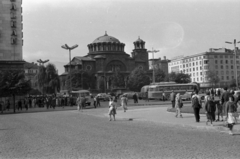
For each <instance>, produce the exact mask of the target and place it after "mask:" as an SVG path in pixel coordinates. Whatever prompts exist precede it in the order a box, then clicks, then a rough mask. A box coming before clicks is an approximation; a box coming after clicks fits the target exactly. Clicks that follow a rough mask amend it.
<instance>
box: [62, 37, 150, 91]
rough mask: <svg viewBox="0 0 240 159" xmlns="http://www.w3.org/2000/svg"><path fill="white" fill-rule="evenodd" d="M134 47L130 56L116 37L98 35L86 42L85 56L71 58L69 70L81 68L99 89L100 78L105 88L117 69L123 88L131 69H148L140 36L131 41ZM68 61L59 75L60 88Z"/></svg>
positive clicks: (64, 87) (145, 53)
mask: <svg viewBox="0 0 240 159" xmlns="http://www.w3.org/2000/svg"><path fill="white" fill-rule="evenodd" d="M133 44H134V49H133V51H132V53H131V54H132V56H130V55H129V54H127V53H126V52H125V51H124V46H125V44H124V43H122V42H120V41H119V40H118V39H117V38H115V37H112V36H109V35H108V34H107V33H105V35H103V36H100V37H98V38H97V39H95V40H94V41H93V42H92V43H90V44H88V50H89V52H88V54H87V55H86V56H82V57H80V56H76V57H74V58H73V59H72V60H71V70H73V69H77V70H83V71H85V72H88V73H89V74H92V75H94V77H95V83H96V85H95V88H91V89H98V90H99V89H100V80H101V79H105V80H104V82H105V83H104V85H105V86H106V89H107V90H109V89H111V88H112V86H111V76H112V75H113V73H114V71H116V70H118V71H120V73H121V74H122V75H123V76H124V81H125V88H126V84H127V79H128V76H129V74H130V73H131V71H132V70H134V69H135V68H136V67H139V68H140V69H143V70H145V71H149V61H148V60H149V59H148V52H147V49H145V42H144V41H143V40H142V39H140V37H139V38H138V39H137V40H136V41H134V42H133ZM69 66H70V65H69V63H68V64H66V65H64V67H65V72H64V73H63V74H62V75H60V80H61V90H67V89H66V84H65V83H66V76H67V74H68V72H69V70H70V69H69Z"/></svg>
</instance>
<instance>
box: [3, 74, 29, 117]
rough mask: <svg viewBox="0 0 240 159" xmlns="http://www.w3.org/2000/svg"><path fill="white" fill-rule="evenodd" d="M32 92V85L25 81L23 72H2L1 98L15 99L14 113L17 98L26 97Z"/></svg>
mask: <svg viewBox="0 0 240 159" xmlns="http://www.w3.org/2000/svg"><path fill="white" fill-rule="evenodd" d="M30 90H31V83H30V81H29V80H25V74H24V71H22V70H8V71H1V72H0V96H1V97H7V96H12V97H13V108H14V109H13V111H14V113H15V109H16V108H15V96H16V95H25V94H27V93H28V92H29V91H30Z"/></svg>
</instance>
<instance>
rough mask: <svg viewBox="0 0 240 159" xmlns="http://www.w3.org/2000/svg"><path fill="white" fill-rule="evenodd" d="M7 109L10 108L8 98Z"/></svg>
mask: <svg viewBox="0 0 240 159" xmlns="http://www.w3.org/2000/svg"><path fill="white" fill-rule="evenodd" d="M9 109H10V101H9V100H8V101H7V110H8V111H9Z"/></svg>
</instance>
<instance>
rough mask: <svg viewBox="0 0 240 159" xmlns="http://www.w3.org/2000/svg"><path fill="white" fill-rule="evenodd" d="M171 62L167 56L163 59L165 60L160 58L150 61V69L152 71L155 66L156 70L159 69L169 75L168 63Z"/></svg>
mask: <svg viewBox="0 0 240 159" xmlns="http://www.w3.org/2000/svg"><path fill="white" fill-rule="evenodd" d="M169 61H170V60H168V59H167V58H166V56H164V57H163V59H161V58H159V59H150V60H149V69H150V70H152V67H153V65H154V66H155V67H154V68H155V69H157V68H159V69H161V70H163V71H164V72H165V74H166V75H167V74H168V62H169Z"/></svg>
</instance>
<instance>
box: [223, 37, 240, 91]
mask: <svg viewBox="0 0 240 159" xmlns="http://www.w3.org/2000/svg"><path fill="white" fill-rule="evenodd" d="M225 43H227V44H233V45H234V54H235V58H234V65H235V79H236V87H237V89H238V72H237V60H236V59H237V48H236V43H240V41H238V42H236V39H234V41H233V42H228V41H225Z"/></svg>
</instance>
